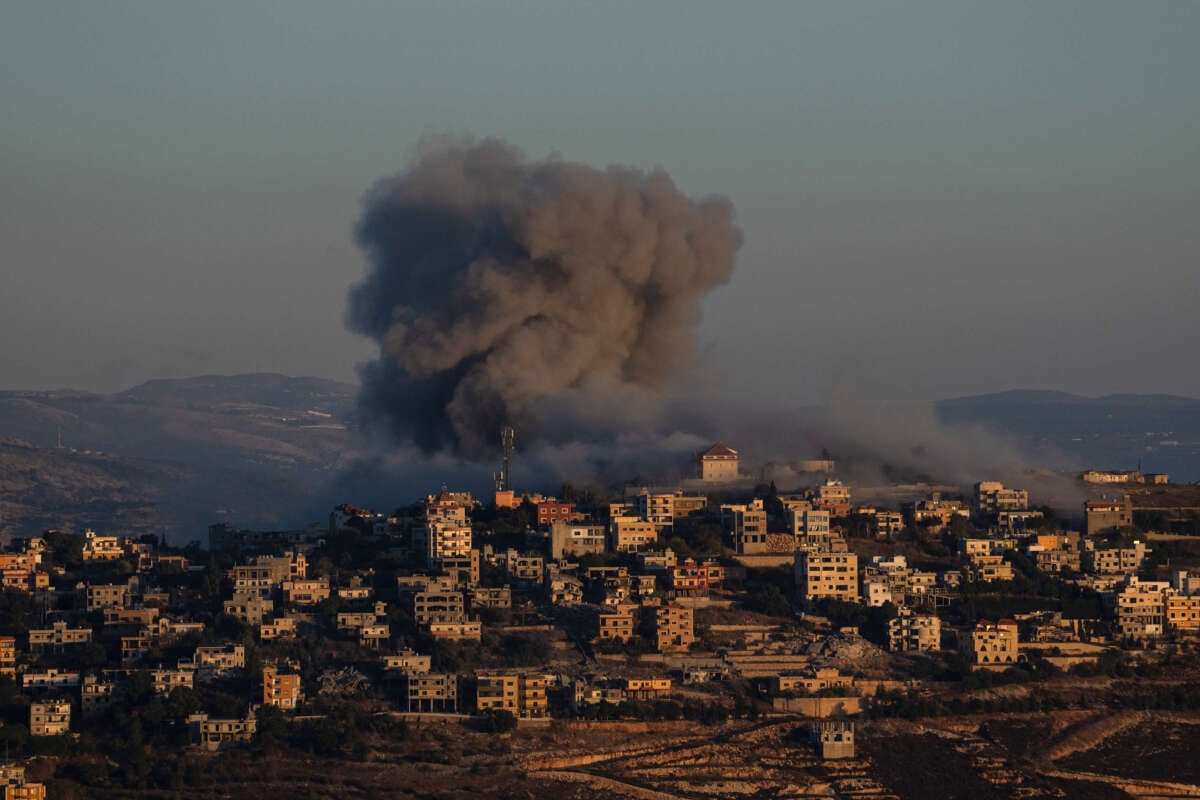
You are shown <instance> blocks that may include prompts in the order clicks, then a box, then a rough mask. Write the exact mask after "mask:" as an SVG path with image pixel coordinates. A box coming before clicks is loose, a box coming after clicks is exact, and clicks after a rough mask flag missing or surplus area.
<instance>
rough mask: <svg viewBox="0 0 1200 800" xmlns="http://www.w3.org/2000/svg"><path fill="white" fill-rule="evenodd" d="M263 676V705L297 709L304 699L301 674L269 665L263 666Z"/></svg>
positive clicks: (285, 709)
mask: <svg viewBox="0 0 1200 800" xmlns="http://www.w3.org/2000/svg"><path fill="white" fill-rule="evenodd" d="M262 678H263V700H262V701H263V705H267V706H275V707H276V708H281V709H283V710H284V711H295V710H296V707H297V706H299V705H300V701H301V700H303V699H304V694H303V692H302V691H301V688H300V676H299V675H297V674H295V673H290V672H283V671H281V670H280V669H279V668H278V667H277V666H275V665H269V666H265V667H263V674H262Z"/></svg>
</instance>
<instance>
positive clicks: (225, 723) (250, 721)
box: [187, 714, 258, 750]
mask: <svg viewBox="0 0 1200 800" xmlns="http://www.w3.org/2000/svg"><path fill="white" fill-rule="evenodd" d="M187 722H188V730H189V732H190V733H191V735H192V741H193V742H195V743H196V744H199V745H200V746H201V747H203V748H204V749H205V750H223V749H225V748H226V747H228V746H230V745H232V744H236V743H238V742H248V741H250V740H251V739H253V738H254V734H255V732H256V731H257V729H258V720H257V719H256V718H255V716H254V715H253V714H248V715H247V716H246V718H245V719H210V718H209V716H208V714H192V715H191V716H190V717H188V719H187Z"/></svg>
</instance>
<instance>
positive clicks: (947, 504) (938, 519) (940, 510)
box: [912, 492, 971, 528]
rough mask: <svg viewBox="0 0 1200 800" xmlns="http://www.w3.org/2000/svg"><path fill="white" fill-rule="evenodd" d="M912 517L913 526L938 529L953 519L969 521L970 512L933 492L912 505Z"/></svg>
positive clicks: (957, 503)
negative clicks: (959, 518) (960, 518)
mask: <svg viewBox="0 0 1200 800" xmlns="http://www.w3.org/2000/svg"><path fill="white" fill-rule="evenodd" d="M912 516H913V524H914V525H920V526H922V527H926V526H928V527H932V528H938V527H941V526H944V525H948V524H950V520H952V519H954V518H955V517H962V518H963V519H969V518H970V516H971V512H970V510H969V509H968V508H966V507H965V506H964V505H963V504H962V503H960V502H959V501H957V500H945V499H942V495H941V493H939V492H933V493H932V494H930V496H929V497H928V498H926V499H924V500H918V501H917V502H916V503H915V504H914V505H913V512H912Z"/></svg>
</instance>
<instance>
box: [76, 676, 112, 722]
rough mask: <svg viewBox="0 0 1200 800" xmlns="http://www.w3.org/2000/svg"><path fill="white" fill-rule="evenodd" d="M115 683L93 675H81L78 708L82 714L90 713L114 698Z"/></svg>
mask: <svg viewBox="0 0 1200 800" xmlns="http://www.w3.org/2000/svg"><path fill="white" fill-rule="evenodd" d="M116 691H117V684H116V683H114V682H113V681H101V680H98V679H97V678H96V676H95V675H85V676H83V683H82V684H80V686H79V710H80V711H82V712H83V713H84V714H92V713H94V712H96V711H99V710H100V709H102V708H104V707H105V706H107V705H109V704H110V703H112V702H113V701H114V700H116V696H115V695H116Z"/></svg>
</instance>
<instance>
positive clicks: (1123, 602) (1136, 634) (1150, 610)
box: [1117, 577, 1171, 642]
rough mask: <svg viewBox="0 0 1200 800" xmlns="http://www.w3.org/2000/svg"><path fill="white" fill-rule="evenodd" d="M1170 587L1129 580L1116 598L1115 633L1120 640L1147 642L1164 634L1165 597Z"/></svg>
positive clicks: (1161, 583)
mask: <svg viewBox="0 0 1200 800" xmlns="http://www.w3.org/2000/svg"><path fill="white" fill-rule="evenodd" d="M1170 591H1171V585H1170V584H1169V583H1167V582H1166V581H1142V580H1138V579H1137V578H1136V577H1131V578H1129V579H1128V580H1127V581H1126V583H1125V587H1124V588H1123V589H1122V590H1121V592H1120V593H1119V594H1118V595H1117V633H1118V635H1120V636H1121V638H1123V639H1133V640H1135V641H1139V642H1142V641H1146V640H1148V639H1155V638H1157V637H1159V636H1162V635H1163V633H1164V632H1165V629H1164V626H1165V623H1166V616H1167V606H1166V595H1167V593H1168V592H1170Z"/></svg>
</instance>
